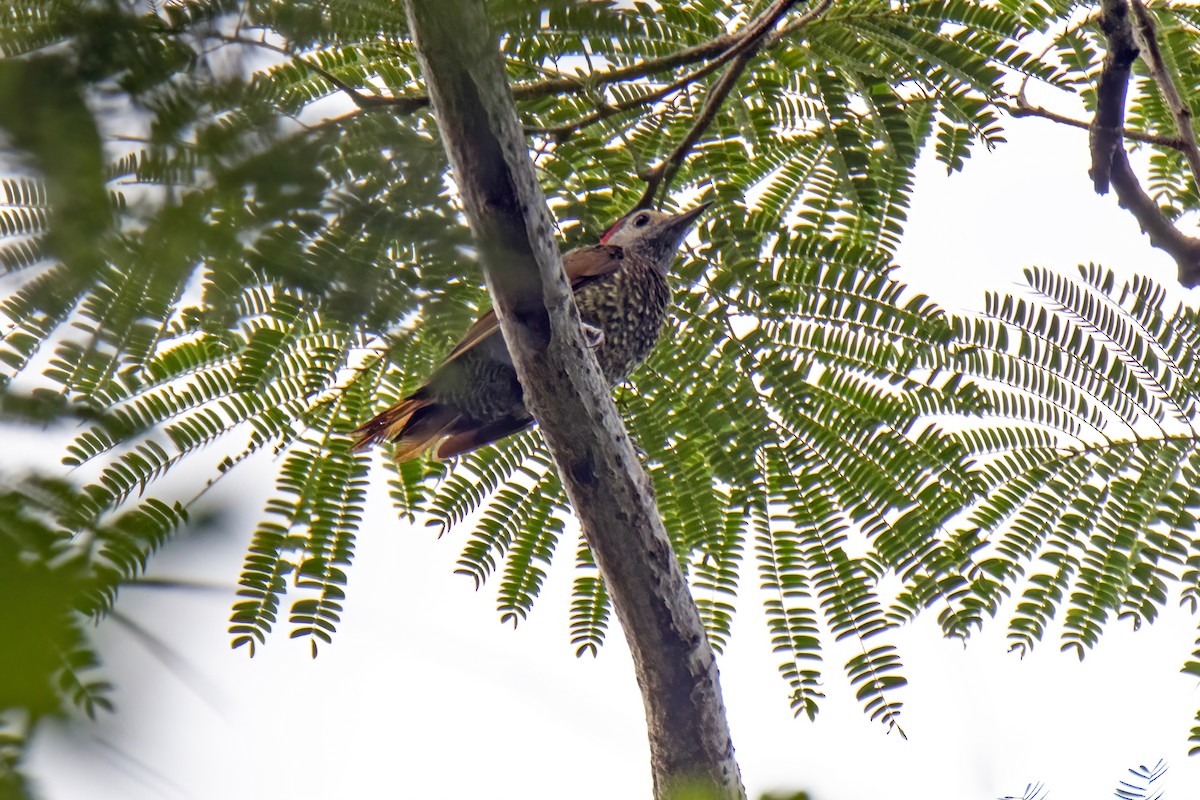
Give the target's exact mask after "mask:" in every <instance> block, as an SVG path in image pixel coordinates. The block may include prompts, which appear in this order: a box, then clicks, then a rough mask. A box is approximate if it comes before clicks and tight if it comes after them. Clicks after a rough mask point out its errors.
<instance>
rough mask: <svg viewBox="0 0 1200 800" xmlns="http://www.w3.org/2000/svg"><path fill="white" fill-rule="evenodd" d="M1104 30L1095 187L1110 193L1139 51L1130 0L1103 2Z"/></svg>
mask: <svg viewBox="0 0 1200 800" xmlns="http://www.w3.org/2000/svg"><path fill="white" fill-rule="evenodd" d="M1100 29H1101V30H1103V31H1104V35H1105V36H1106V37H1108V52H1107V53H1105V55H1104V66H1103V67H1102V69H1101V71H1100V79H1099V80H1098V81H1097V83H1096V116H1095V118H1094V119H1093V120H1092V125H1091V129H1090V130H1091V135H1090V137H1089V138H1090V140H1091V148H1092V170H1091V174H1092V185H1093V186H1094V187H1095V189H1096V193H1097V194H1107V193H1108V185H1109V174H1110V172H1111V169H1112V167H1111V164H1112V160H1113V158H1114V156H1115V154H1116V152H1117V151H1118V150H1121V149H1122V138H1121V134H1122V132H1123V130H1124V128H1125V92H1126V90H1127V89H1128V87H1129V73H1130V70H1131V69H1132V67H1133V61H1134V59H1135V58H1137V55H1138V49H1137V45H1136V43H1135V42H1134V39H1133V28H1132V27H1131V26H1130V24H1129V5H1128V3H1127V0H1102V3H1101V9H1100Z"/></svg>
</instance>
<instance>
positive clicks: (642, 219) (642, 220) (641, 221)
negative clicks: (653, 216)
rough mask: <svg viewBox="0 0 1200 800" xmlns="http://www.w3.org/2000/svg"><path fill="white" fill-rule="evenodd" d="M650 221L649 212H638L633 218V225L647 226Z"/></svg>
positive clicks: (638, 226)
mask: <svg viewBox="0 0 1200 800" xmlns="http://www.w3.org/2000/svg"><path fill="white" fill-rule="evenodd" d="M648 222H650V215H649V214H638V215H637V217H636V218H635V219H634V220H633V227H635V228H644V227H646V223H648Z"/></svg>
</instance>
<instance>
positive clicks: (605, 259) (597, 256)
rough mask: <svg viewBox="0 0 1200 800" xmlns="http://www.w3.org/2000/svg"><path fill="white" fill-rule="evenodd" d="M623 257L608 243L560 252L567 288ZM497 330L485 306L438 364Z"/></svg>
mask: <svg viewBox="0 0 1200 800" xmlns="http://www.w3.org/2000/svg"><path fill="white" fill-rule="evenodd" d="M624 258H625V251H624V250H622V249H621V248H620V247H617V246H616V245H611V244H595V245H592V246H590V247H580V248H577V249H575V250H572V251H570V252H569V253H564V254H563V269H565V270H566V272H567V280H569V281H570V282H571V291H573V292H577V291H579V290H580V289H581V288H582V287H584V286H586V285H587V284H589V283H591V282H592V281H595V280H597V279H598V278H603V277H604V276H605V275H611V274H612V273H614V272H616V271H617V270H619V269H620V268H621V262H622V261H623V260H624ZM499 330H500V320H498V319H497V318H496V310H495V309H492V308H489V309H488V310H487V311H485V312H484V313H483V315H482V316H480V317H479V319H477V320H475V323H474V324H473V325H471V327H470V328H468V329H467V332H466V334H465V335H464V336H463V338H462V339H460V340H459V342H458V344H456V345H454V349H453V350H451V351H450V354H449V355H448V356H446V360H445V361H443V362H442V363H443V364H448V363H450V362H451V361H453V360H454V359H456V358H458V357H459V356H461V355H462V354H463V353H465V352H467V351H468V350H470V349H471V348H472V347H474V346H475V345H477V344H479V343H480V342H482V341H483V340H485V339H487V338H488V337H490V336H492V335H493V334H495V333H496V332H497V331H499Z"/></svg>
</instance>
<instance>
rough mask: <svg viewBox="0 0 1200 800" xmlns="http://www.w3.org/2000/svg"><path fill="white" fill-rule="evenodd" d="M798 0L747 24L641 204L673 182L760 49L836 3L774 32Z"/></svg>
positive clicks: (827, 2) (822, 1)
mask: <svg viewBox="0 0 1200 800" xmlns="http://www.w3.org/2000/svg"><path fill="white" fill-rule="evenodd" d="M797 2H798V0H776V2H775V3H774V4H772V5H771V7H770V8H768V9H767V10H766V11H764V12H763V13H762V14H761V15H759V17H758V18H757V19H755V20H754V21H753V22H751V23H750V24H749V25H747V26H746V30H745V31H744V32H743V33H742V34H741V38H740V41H739V42H738V44H737V46H736V47H734V48H732V51H731V53H730V55H732V56H733V60H732V61H731V62H730V63H729V66H727V67H726V68H725V72H724V73H722V74H721V77H720V78H718V79H717V82H716V83H715V84H713V86H712V88H711V89H709V92H708V96H707V97H705V99H704V105H703V106H702V107H701V109H700V113H699V114H697V115H696V119H695V120H694V121H693V122H692V127H691V128H689V129H688V132H687V133H686V134H684V136H683V138H682V139H681V140H680V142H679V144H677V145H676V146H675V149H674V150H672V151H671V154H670V155H668V156H667V157H666V158H665V159H664V160H663V161H662V162H661V163H660V164H659V165H658V166H657V167H655V168H654V169H652V170H651V171H650V173H649V174H648V175H647V177H646V190H645V191H644V192H642V197H641V199H640V200H639V201H638V205H639V206H644V205H649V204H650V203H651V202H652V201H653V200H654V197H655V195H656V194H657V193H658V191H659V189H660V188H661V189H662V190H663V191H666V189H667V188H668V187H669V186H670V185H671V181H672V179H674V177H675V174H676V173H677V172H678V171H679V168H680V167H681V166H683V162H684V160H685V159H686V158H687V156H688V153H690V152H691V150H692V148H693V147H694V146H695V145H696V142H698V141H700V137H701V136H703V135H704V132H705V131H706V130H708V126H709V125H711V124H712V122H713V120H714V119H716V116H717V113H718V112H719V111H720V110H721V106H722V104H724V102H725V99H726V98H727V97H728V96H729V93H730V92H732V91H733V88H734V86H736V85H737V82H738V79H739V78H741V76H742V73H743V72H745V70H746V66H747V65H748V64H749V63H750V61H751V60H752V59H753V58H754V56H755V55H757V54H758V52H759V50H761V49H762V48H763V46H764V45H765V44H767V43H768V41H769V42H770V43H771V44H772V45H773V44H775V43H778V42H779V41H781V39H782V33H783V30H787V32H788V33H794V32H795V31H797V30H799V29H800V28H803V27H804V26H805V25H807V24H809V23H810V22H812V21H813V20H815V19H817V18H818V17H819V16H821V15H822V14H824V13H825V11H826V10H827V9H828V8H829V7H830V6H831V5H833V0H819V2H818V3H817V4H816V5H814V6H813V7H812V8H810V9H809V10H808V11H806V12H805V13H804V14H803V15H802V16H801V17H800V18H799V19H797V20H795V21H794V22H792V23H790V24H789V25H787V26H785V28H784V29H781V30H780V31H778V32H777V33H778V34H779V35H775V36H771V35H770V33H771V29H772V28H774V27H775V25H776V24H777V23H778V22H779V20H780V19H782V18H783V16H784V15H785V14H787V12H788V11H790V10H791V9H792V7H793V6H795V5H796V3H797Z"/></svg>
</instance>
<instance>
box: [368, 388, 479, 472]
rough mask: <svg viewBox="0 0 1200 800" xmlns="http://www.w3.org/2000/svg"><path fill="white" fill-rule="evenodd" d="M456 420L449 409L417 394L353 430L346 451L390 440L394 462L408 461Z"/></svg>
mask: <svg viewBox="0 0 1200 800" xmlns="http://www.w3.org/2000/svg"><path fill="white" fill-rule="evenodd" d="M457 420H458V412H457V411H455V410H454V409H453V408H451V407H450V406H446V405H442V404H441V403H438V402H437V401H435V400H433V399H432V398H430V397H428V396H425V395H423V394H422V393H421V392H419V391H418V392H417V393H416V394H413V395H410V396H408V397H406V398H404V399H403V400H401V401H400V402H399V403H397V404H396V405H394V406H392V407H391V408H389V409H387V410H386V411H384V412H383V413H381V414H379V415H377V416H376V417H375V418H374V419H372V420H370V421H369V422H367V423H366V424H365V425H363V426H361V427H359V428H357V429H356V430H355V431H354V432H353V433H352V435H353V436H354V437H355V440H354V443H353V444H352V445H351V448H350V449H351V450H356V451H357V450H363V449H365V448H367V447H370V446H371V445H373V444H375V443H377V442H384V441H388V440H392V441H395V442H396V452H395V459H396V461H409V460H411V459H414V458H416V457H417V456H419V455H421V453H423V452H425V451H426V450H428V449H429V448H430V447H432V446H433V445H434V444H435V443H436V442H437V441H438V440H439V439H441V438H442V437H443V436H445V435H447V434H448V433H450V429H451V428H452V427H453V425H454V423H455V422H456V421H457Z"/></svg>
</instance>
